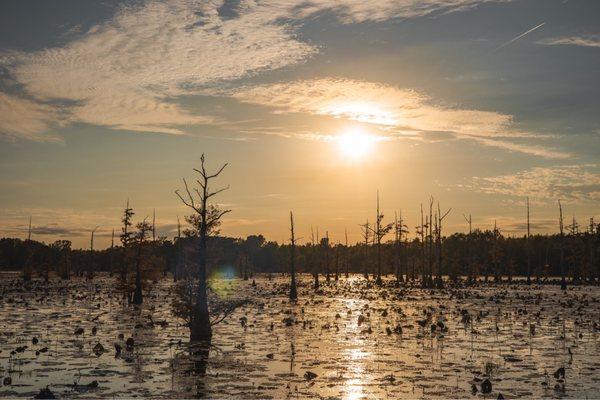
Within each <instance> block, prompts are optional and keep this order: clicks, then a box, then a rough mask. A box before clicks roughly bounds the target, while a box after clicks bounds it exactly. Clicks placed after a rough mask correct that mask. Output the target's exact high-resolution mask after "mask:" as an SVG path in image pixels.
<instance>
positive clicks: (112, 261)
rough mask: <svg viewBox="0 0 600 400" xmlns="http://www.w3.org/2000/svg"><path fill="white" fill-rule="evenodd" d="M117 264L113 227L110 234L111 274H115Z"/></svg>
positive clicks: (109, 273)
mask: <svg viewBox="0 0 600 400" xmlns="http://www.w3.org/2000/svg"><path fill="white" fill-rule="evenodd" d="M114 265H115V229H114V228H113V230H112V233H111V235H110V265H109V267H108V268H109V272H108V275H109V276H113V273H114Z"/></svg>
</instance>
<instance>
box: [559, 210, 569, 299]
mask: <svg viewBox="0 0 600 400" xmlns="http://www.w3.org/2000/svg"><path fill="white" fill-rule="evenodd" d="M558 213H559V214H558V229H559V234H560V288H561V289H562V290H567V281H566V279H565V243H564V242H565V231H564V223H563V212H562V204H560V200H558Z"/></svg>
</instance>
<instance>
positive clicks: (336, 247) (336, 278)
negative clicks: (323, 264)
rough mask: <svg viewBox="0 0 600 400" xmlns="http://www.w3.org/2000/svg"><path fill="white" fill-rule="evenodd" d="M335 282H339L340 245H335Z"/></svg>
mask: <svg viewBox="0 0 600 400" xmlns="http://www.w3.org/2000/svg"><path fill="white" fill-rule="evenodd" d="M334 279H335V281H336V282H337V281H339V280H340V244H339V243H338V244H336V245H335V275H334Z"/></svg>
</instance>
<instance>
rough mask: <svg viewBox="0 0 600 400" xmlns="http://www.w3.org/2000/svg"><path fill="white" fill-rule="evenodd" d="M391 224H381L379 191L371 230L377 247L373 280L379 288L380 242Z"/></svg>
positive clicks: (380, 282) (381, 282)
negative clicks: (375, 269) (375, 270)
mask: <svg viewBox="0 0 600 400" xmlns="http://www.w3.org/2000/svg"><path fill="white" fill-rule="evenodd" d="M392 226H393V224H384V223H383V214H382V213H381V212H380V210H379V191H377V217H376V218H375V224H374V227H373V229H372V231H373V241H374V243H375V245H376V246H377V276H376V278H375V284H376V285H379V286H381V285H382V284H383V281H382V280H381V240H382V239H383V238H384V237H385V235H387V234H388V233H389V232H390V230H391V229H392Z"/></svg>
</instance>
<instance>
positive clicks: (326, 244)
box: [321, 231, 331, 283]
mask: <svg viewBox="0 0 600 400" xmlns="http://www.w3.org/2000/svg"><path fill="white" fill-rule="evenodd" d="M321 247H322V248H323V252H324V253H325V282H327V283H329V281H330V280H331V274H330V271H329V231H325V237H324V238H322V239H321Z"/></svg>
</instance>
